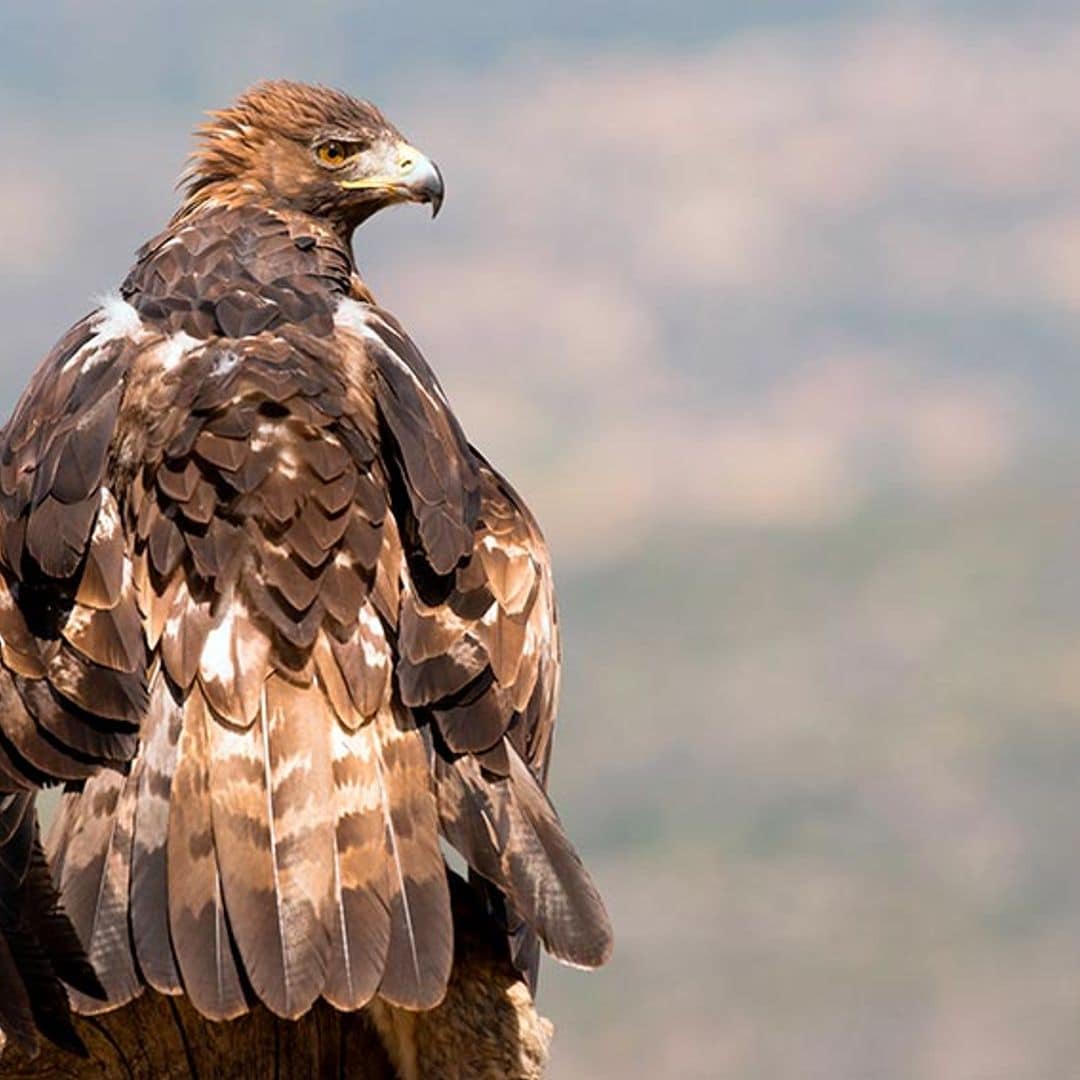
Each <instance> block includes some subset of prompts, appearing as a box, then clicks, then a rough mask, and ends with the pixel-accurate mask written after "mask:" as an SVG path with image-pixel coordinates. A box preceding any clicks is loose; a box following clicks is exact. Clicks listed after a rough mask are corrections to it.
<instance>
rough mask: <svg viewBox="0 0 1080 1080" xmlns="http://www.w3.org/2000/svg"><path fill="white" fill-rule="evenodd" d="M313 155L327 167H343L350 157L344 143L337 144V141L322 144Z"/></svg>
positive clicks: (332, 140) (331, 140)
mask: <svg viewBox="0 0 1080 1080" xmlns="http://www.w3.org/2000/svg"><path fill="white" fill-rule="evenodd" d="M315 154H316V156H317V157H318V159H319V160H320V161H321V162H322V163H323V164H324V165H329V166H331V167H334V166H337V165H344V164H345V162H346V161H347V160H348V159H349V158H350V157H351V156H352V155H351V154H350V151H349V148H348V147H347V146H346V145H345V143H343V142H339V141H338V140H337V139H330V140H329V141H328V142H324V143H323V144H322V145H321V146H320V147H319V148H318V149H317V150H316V151H315Z"/></svg>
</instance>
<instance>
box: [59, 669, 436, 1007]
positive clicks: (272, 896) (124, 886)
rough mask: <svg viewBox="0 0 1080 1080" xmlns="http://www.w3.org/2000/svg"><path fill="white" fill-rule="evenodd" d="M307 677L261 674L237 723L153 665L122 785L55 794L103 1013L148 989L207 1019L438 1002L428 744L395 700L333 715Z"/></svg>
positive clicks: (195, 685) (321, 689)
mask: <svg viewBox="0 0 1080 1080" xmlns="http://www.w3.org/2000/svg"><path fill="white" fill-rule="evenodd" d="M321 656H322V658H323V659H324V660H328V659H330V660H332V654H331V653H330V652H329V650H322V651H321ZM316 668H317V665H312V667H311V668H309V674H308V677H307V679H306V681H303V680H302V677H299V676H298V677H297V679H296V681H293V679H290V678H286V677H285V676H284V675H282V674H281V673H279V672H273V673H271V674H269V676H268V677H267V678H266V680H265V682H264V683H263V685H262V688H261V691H260V696H259V699H258V705H257V708H256V709H255V710H254V716H253V718H252V719H251V721H250V722H249V723H246V724H238V723H235V722H232V721H226V720H224V719H223V718H222V717H221V716H220V715H219V714H218V713H217V712H215V710H214V709H213V708H212V707H211V705H210V704H209V703H208V702H207V700H206V696H205V695H204V692H203V689H202V684H201V682H200V681H199V680H195V681H193V682H192V684H191V686H190V687H189V688H188V689H187V690H186V691H184V690H181V689H179V688H178V687H177V686H175V685H174V684H173V683H172V682H171V681H170V680H169V679H168V678H167V676H166V675H165V674H164V673H163V672H159V673H158V674H157V675H156V676H155V677H154V680H153V682H152V685H151V706H150V710H149V712H148V715H147V719H146V722H145V727H144V731H143V739H142V744H141V746H140V750H139V755H138V757H137V758H136V760H135V762H134V764H133V767H132V769H131V772H130V774H129V775H128V776H127V777H122V776H120V775H119V774H107V773H101V774H98V775H97V776H95V777H93V778H92V779H91V780H89V781H88V782H87V783H86V785H85V787H84V789H83V790H82V791H81V792H78V793H73V794H70V795H68V796H67V799H66V802H65V806H64V811H63V813H62V815H61V817H60V818H59V820H58V822H57V826H56V830H55V831H54V833H53V836H52V838H51V841H52V847H53V850H54V851H55V853H56V858H57V860H58V863H59V869H60V882H61V892H62V895H63V896H64V898H65V903H70V904H71V905H72V917H73V920H74V921H75V924H76V926H77V927H78V928H79V929H80V930H81V931H82V932H83V934H84V936H85V938H86V940H87V941H88V942H89V953H90V956H91V958H92V959H93V960H94V962H95V965H96V966H97V967H98V970H99V971H100V973H101V978H102V982H103V984H104V987H105V990H106V991H107V995H108V1006H106V1007H115V1006H117V1005H120V1004H122V1003H124V1002H125V1001H127V1000H130V998H131V997H132V996H134V995H135V994H136V993H138V991H139V987H140V985H141V984H142V983H143V982H146V983H149V984H150V985H151V986H153V987H155V988H156V989H158V990H160V991H161V992H164V993H181V992H182V993H185V994H187V995H188V996H189V998H190V999H191V1001H192V1003H193V1004H194V1005H195V1007H196V1008H197V1009H199V1011H200V1012H202V1013H203V1014H204V1015H206V1016H208V1017H210V1018H212V1019H226V1018H229V1017H233V1016H236V1015H238V1014H240V1013H242V1012H244V1011H245V1010H246V1009H247V1008H248V1007H249V1006H250V1004H251V1003H252V1001H254V1000H255V999H257V1000H259V1001H261V1002H263V1003H264V1004H265V1005H266V1006H267V1007H268V1008H269V1009H271V1010H272V1011H273V1012H274V1013H276V1014H277V1015H279V1016H282V1017H285V1018H290V1019H291V1018H296V1017H298V1016H300V1015H302V1014H303V1013H304V1012H306V1011H307V1010H308V1009H309V1008H310V1007H311V1005H312V1004H313V1002H314V1001H315V1000H316V999H317V998H319V997H320V996H321V997H324V998H326V999H327V1000H329V1001H330V1002H331V1003H332V1004H334V1005H336V1006H337V1007H339V1008H342V1009H355V1008H358V1007H360V1006H361V1005H363V1004H365V1003H366V1002H367V1001H369V1000H370V999H371V998H372V997H373V996H375V995H376V994H378V995H379V996H381V997H383V998H385V999H386V1000H388V1001H390V1002H392V1003H394V1004H397V1005H401V1006H404V1007H406V1008H413V1009H423V1008H430V1007H432V1006H434V1005H435V1004H437V1003H438V1001H439V1000H441V998H442V996H443V994H444V993H445V988H446V984H447V981H448V979H449V974H450V966H451V960H452V952H453V943H452V936H453V935H452V927H451V920H450V906H449V893H448V888H447V882H446V871H445V866H444V863H443V859H442V854H441V850H440V848H439V840H438V813H437V807H436V801H435V790H434V782H433V778H432V775H431V769H430V765H429V761H428V752H427V748H426V742H425V737H424V735H423V733H422V732H421V731H420V730H419V729H418V728H417V727H416V725H415V723H414V722H413V721H412V719H411V717H410V716H409V714H407V713H406V712H405V711H404V710H399V709H398V708H397V707H395V706H393V705H392V704H391V703H390V702H389V700H387V701H385V702H384V703H383V705H382V706H381V707H380V709H379V710H378V712H377V713H376V714H375V715H374V717H372V718H370V719H366V718H364V717H363V716H362V715H361V714H360V713H359V711H358V710H353V711H351V712H349V711H347V710H342V711H343V712H345V713H346V715H345V718H344V719H343V717H342V716H341V715H339V713H338V712H337V711H336V710H335V708H334V706H333V705H332V703H331V695H332V692H331V691H329V690H328V689H327V682H328V679H327V678H326V676H325V675H324V674H321V673H320V674H316V673H315V669H316ZM387 697H389V695H387ZM76 1006H77V1008H78V1009H79V1010H81V1011H82V1010H85V1011H94V1010H95V1009H96V1008H98V1007H99V1006H98V1005H97V1004H96V1003H95V1002H93V1001H91V1000H89V999H87V998H85V997H80V998H78V999H77V1000H76Z"/></svg>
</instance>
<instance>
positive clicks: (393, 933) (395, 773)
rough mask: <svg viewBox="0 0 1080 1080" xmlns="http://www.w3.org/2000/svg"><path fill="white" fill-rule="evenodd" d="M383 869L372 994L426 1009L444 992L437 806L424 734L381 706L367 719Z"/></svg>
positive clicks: (445, 920)
mask: <svg viewBox="0 0 1080 1080" xmlns="http://www.w3.org/2000/svg"><path fill="white" fill-rule="evenodd" d="M372 725H373V728H374V731H373V737H374V742H375V770H376V775H377V780H378V784H379V790H380V797H381V800H382V809H383V817H384V824H385V830H386V848H385V855H384V860H385V863H386V866H387V870H388V873H389V896H390V945H389V949H388V951H387V957H386V970H385V971H384V972H383V977H382V982H381V983H380V984H379V996H380V997H382V998H385V999H386V1000H387V1001H389V1002H390V1003H391V1004H394V1005H399V1006H402V1007H403V1008H407V1009H430V1008H433V1007H434V1006H435V1005H437V1004H438V1003H439V1002H440V1001H441V1000H442V997H443V995H444V994H445V993H446V985H447V982H448V980H449V978H450V968H451V965H452V963H453V952H454V941H453V926H452V923H451V918H450V892H449V887H448V885H447V881H446V866H445V863H444V862H443V857H442V851H441V850H440V848H439V820H438V808H437V805H436V801H435V791H434V785H433V781H432V776H431V769H430V766H429V764H428V755H427V748H426V745H425V742H424V738H423V736H422V735H421V733H420V732H419V731H418V730H417V729H416V727H415V725H414V724H413V722H412V720H411V719H410V718H409V717H408V714H405V713H396V712H395V711H393V710H391V709H390V708H389V707H387V708H384V709H382V710H381V711H380V712H379V714H378V715H377V716H376V718H375V719H374V720H373V721H372Z"/></svg>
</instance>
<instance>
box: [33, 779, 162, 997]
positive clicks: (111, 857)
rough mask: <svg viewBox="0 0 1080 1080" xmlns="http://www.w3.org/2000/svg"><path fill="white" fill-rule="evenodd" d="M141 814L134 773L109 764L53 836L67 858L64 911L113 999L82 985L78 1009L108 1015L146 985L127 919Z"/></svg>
mask: <svg viewBox="0 0 1080 1080" xmlns="http://www.w3.org/2000/svg"><path fill="white" fill-rule="evenodd" d="M134 812H135V785H134V783H133V780H132V777H130V776H125V775H123V774H122V773H120V772H117V771H115V770H112V769H102V770H101V771H100V772H98V773H96V774H95V775H94V776H92V777H91V778H90V779H89V780H87V781H86V783H85V786H84V788H83V790H82V792H81V793H80V794H79V795H78V796H77V797H73V798H70V799H66V800H65V802H64V804H63V807H62V814H61V816H60V817H59V818H58V820H57V823H56V827H55V831H54V833H53V837H55V845H56V847H57V848H58V849H59V850H60V851H61V852H62V855H63V859H62V866H61V869H60V874H59V880H60V891H61V894H62V895H63V898H64V910H65V912H66V913H67V915H68V917H69V918H70V920H71V923H72V925H73V926H74V928H75V930H76V932H77V934H78V936H79V938H80V939H81V940H82V941H83V942H85V943H86V950H87V956H88V958H89V960H90V963H91V964H92V965H93V968H94V970H95V971H96V972H97V975H98V978H99V979H100V980H101V985H102V986H103V987H104V989H105V992H106V994H107V997H108V1000H107V1001H103V1000H100V999H99V998H96V997H91V996H88V995H86V994H82V993H80V992H79V991H77V990H76V991H74V992H73V993H72V1005H73V1007H74V1008H75V1009H76V1010H77V1011H78V1012H82V1013H86V1014H91V1015H92V1014H94V1013H98V1012H102V1011H104V1010H105V1009H108V1008H112V1007H114V1006H116V1005H122V1004H124V1003H126V1002H128V1001H130V1000H131V999H132V998H134V997H136V996H138V994H139V993H140V992H141V990H142V984H141V982H140V980H139V978H138V975H137V974H136V970H135V964H134V959H133V957H132V954H131V944H130V935H129V933H128V922H127V904H128V889H129V886H130V880H131V839H132V831H133V829H132V826H133V822H134Z"/></svg>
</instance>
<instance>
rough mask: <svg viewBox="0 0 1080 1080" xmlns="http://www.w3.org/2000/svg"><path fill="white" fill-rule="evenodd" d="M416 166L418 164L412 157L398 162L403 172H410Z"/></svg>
mask: <svg viewBox="0 0 1080 1080" xmlns="http://www.w3.org/2000/svg"><path fill="white" fill-rule="evenodd" d="M415 164H416V162H414V161H413V159H412V158H411V157H407V158H402V159H401V160H400V161H399V162H398V165H399V166H400V167H401V171H402V172H408V171H409V170H410V169H411V168H412V167H413V165H415Z"/></svg>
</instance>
